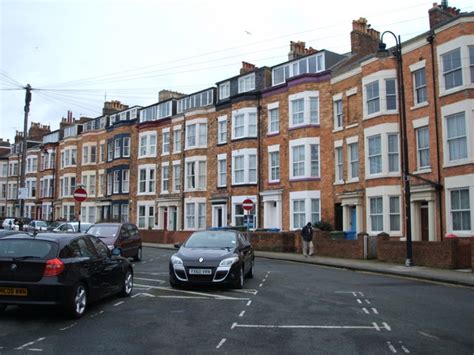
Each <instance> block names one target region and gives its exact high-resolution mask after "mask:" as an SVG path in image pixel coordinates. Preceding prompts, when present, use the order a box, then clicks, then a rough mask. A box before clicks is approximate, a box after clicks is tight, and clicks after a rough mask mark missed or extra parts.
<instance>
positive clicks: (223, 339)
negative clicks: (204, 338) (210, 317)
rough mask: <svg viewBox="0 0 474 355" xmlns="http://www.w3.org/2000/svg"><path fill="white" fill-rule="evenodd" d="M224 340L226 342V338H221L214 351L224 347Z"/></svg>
mask: <svg viewBox="0 0 474 355" xmlns="http://www.w3.org/2000/svg"><path fill="white" fill-rule="evenodd" d="M226 340H227V339H226V338H222V340H221V341H220V342H219V344H217V346H216V349H219V348H220V347H221V346H222V345H224V343H225V341H226Z"/></svg>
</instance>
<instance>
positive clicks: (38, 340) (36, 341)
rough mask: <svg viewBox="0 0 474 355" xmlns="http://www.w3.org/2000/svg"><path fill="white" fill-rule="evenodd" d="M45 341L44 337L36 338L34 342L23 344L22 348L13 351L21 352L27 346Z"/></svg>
mask: <svg viewBox="0 0 474 355" xmlns="http://www.w3.org/2000/svg"><path fill="white" fill-rule="evenodd" d="M45 339H46V338H45V337H42V338H38V339H36V340H33V341H30V342H29V343H26V344H23V345H22V346H19V347H18V348H15V350H22V349H24V348H26V347H27V346H30V345H33V344H36V343H39V342H40V341H43V340H45Z"/></svg>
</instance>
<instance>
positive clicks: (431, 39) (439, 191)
mask: <svg viewBox="0 0 474 355" xmlns="http://www.w3.org/2000/svg"><path fill="white" fill-rule="evenodd" d="M434 39H435V33H434V31H431V33H430V35H429V36H428V37H427V38H426V40H427V41H428V43H429V44H430V47H431V76H432V78H433V104H434V105H433V108H434V120H435V132H436V161H437V170H438V173H437V175H438V176H437V179H438V188H437V189H436V192H437V195H438V210H439V218H438V219H439V226H440V234H441V240H443V229H444V223H443V213H442V211H443V201H442V187H441V186H442V184H441V159H440V155H441V154H440V151H439V149H440V148H439V146H440V144H439V143H440V139H439V128H438V123H439V115H438V101H437V98H438V93H437V90H436V88H437V81H436V69H435V48H434ZM441 143H442V142H441Z"/></svg>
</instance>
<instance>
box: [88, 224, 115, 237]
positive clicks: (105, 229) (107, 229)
mask: <svg viewBox="0 0 474 355" xmlns="http://www.w3.org/2000/svg"><path fill="white" fill-rule="evenodd" d="M81 229H82V228H81ZM117 231H118V227H117V226H107V225H103V226H92V227H90V228H89V229H88V230H87V234H90V235H93V236H94V237H97V238H111V237H115V236H116V235H117Z"/></svg>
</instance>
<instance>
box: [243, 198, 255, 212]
mask: <svg viewBox="0 0 474 355" xmlns="http://www.w3.org/2000/svg"><path fill="white" fill-rule="evenodd" d="M242 208H243V209H244V210H246V211H250V210H251V209H252V208H253V201H252V200H251V199H249V198H247V199H245V200H244V202H242Z"/></svg>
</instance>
